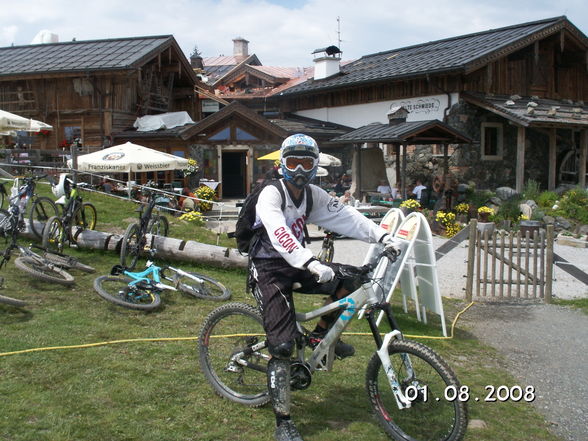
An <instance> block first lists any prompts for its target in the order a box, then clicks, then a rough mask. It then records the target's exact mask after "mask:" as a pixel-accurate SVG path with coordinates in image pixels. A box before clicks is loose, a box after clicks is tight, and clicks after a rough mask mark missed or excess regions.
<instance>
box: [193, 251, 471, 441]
mask: <svg viewBox="0 0 588 441" xmlns="http://www.w3.org/2000/svg"><path fill="white" fill-rule="evenodd" d="M397 255H398V254H397V252H396V251H395V250H393V249H384V251H383V252H382V253H381V254H379V256H376V257H377V259H376V263H375V264H368V265H365V266H363V267H359V268H357V267H351V266H348V265H342V266H341V268H340V269H339V270H338V271H337V272H336V273H337V276H338V277H339V278H341V279H345V278H356V277H359V278H360V280H361V282H362V285H361V287H360V288H359V289H357V290H356V291H354V292H353V293H351V294H349V295H348V296H347V297H344V298H342V299H340V300H338V301H336V302H333V303H331V304H328V305H325V306H323V307H321V308H318V309H316V310H314V311H310V312H307V313H299V312H297V313H296V320H297V326H298V328H299V331H300V335H301V337H300V338H299V339H298V341H297V345H296V348H297V349H296V354H295V356H294V357H293V359H292V363H291V384H290V385H291V388H292V389H299V390H301V389H306V388H308V387H309V386H310V384H311V382H312V374H313V373H314V372H316V371H321V370H324V371H329V370H331V369H332V366H333V361H334V359H335V345H336V343H337V341H338V340H339V337H340V336H341V334H342V332H343V331H344V330H345V328H346V327H347V326H348V325H349V323H350V321H351V319H352V318H353V316H355V314H356V313H357V312H358V311H360V310H361V309H362V307H363V306H366V313H365V317H366V318H367V321H368V323H369V326H370V330H371V332H372V335H373V338H374V343H375V346H376V352H375V353H374V354H373V356H372V357H371V359H370V360H369V362H368V365H367V370H366V389H367V395H368V398H369V403H370V405H371V408H372V411H373V413H374V414H375V416H376V419H377V421H378V422H379V424H380V425H381V426H382V427H383V429H384V431H385V432H386V434H387V435H388V436H389V437H390V438H392V439H395V440H404V441H407V440H423V441H429V440H447V441H448V440H452V441H453V440H460V439H462V438H463V437H464V434H465V431H466V427H467V421H468V417H467V414H468V412H467V407H466V404H465V403H464V402H463V401H460V400H457V399H456V400H448V399H447V398H446V395H445V394H446V391H447V390H448V389H451V390H455V391H459V388H460V383H459V381H458V380H457V378H456V376H455V373H454V372H453V371H452V369H451V368H450V367H449V365H448V364H447V363H446V362H445V361H444V360H443V359H442V358H441V357H440V356H439V355H438V354H437V353H435V352H434V351H433V350H432V349H430V348H429V347H427V346H425V345H423V344H421V343H417V342H414V341H410V340H407V339H405V338H404V336H403V335H402V332H401V331H400V329H399V328H398V324H397V322H396V319H395V317H394V315H393V313H392V308H391V306H390V304H389V303H388V302H386V301H385V299H384V298H383V297H382V295H381V294H378V293H377V291H376V290H374V287H375V286H377V285H378V283H380V281H379V280H377V279H373V278H372V277H373V276H372V275H370V273H371V271H372V270H374V268H376V270H375V271H374V273H373V274H379V273H378V270H377V265H380V264H386V263H387V262H386V260H390V261H392V262H393V261H395V259H396V257H397ZM380 291H381V290H380ZM336 310H339V311H340V312H341V314H340V316H339V318H338V319H337V320H336V322H335V323H334V324H333V326H332V327H331V328H330V330H329V331H328V333H327V334H326V335H325V337H324V338H323V339H322V340H321V342H320V343H319V344H318V345H316V346H315V347H314V349H313V347H312V345H311V342H310V332H309V331H308V330H306V329H305V328H304V327H303V325H302V324H303V323H304V322H307V321H310V320H313V319H318V318H319V317H321V316H322V315H325V314H328V313H330V312H333V311H336ZM377 311H384V313H385V316H386V317H387V321H388V324H389V326H390V328H391V331H390V332H388V333H386V334H385V335H381V334H380V331H379V329H378V326H377V324H376V312H377ZM199 357H200V366H201V368H202V371H203V373H204V375H205V377H206V379H207V380H208V382H209V383H210V384H211V385H212V387H213V389H214V390H215V392H216V393H218V394H219V395H221V396H222V397H225V398H227V399H229V400H232V401H235V402H237V403H241V404H245V405H248V406H251V407H258V406H262V405H264V404H266V403H267V402H269V400H270V398H269V395H268V391H267V378H266V375H267V374H266V371H267V363H268V361H269V359H270V358H271V356H270V354H269V352H268V349H267V343H266V341H265V333H264V330H263V326H262V318H261V314H260V312H259V310H258V308H257V307H254V306H251V305H247V304H244V303H229V304H226V305H223V306H221V307H219V308H216V309H215V310H214V311H212V312H211V313H210V314H209V315H208V317H207V318H206V319H205V321H204V324H203V326H202V329H201V332H200V336H199Z"/></svg>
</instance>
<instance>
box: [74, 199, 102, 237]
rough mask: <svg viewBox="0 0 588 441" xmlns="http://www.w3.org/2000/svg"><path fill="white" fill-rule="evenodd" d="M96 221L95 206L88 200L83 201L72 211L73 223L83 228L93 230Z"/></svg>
mask: <svg viewBox="0 0 588 441" xmlns="http://www.w3.org/2000/svg"><path fill="white" fill-rule="evenodd" d="M97 221H98V212H97V211H96V207H94V205H93V204H91V203H90V202H84V203H82V205H81V206H80V207H78V209H77V210H76V212H75V213H74V222H75V225H76V226H78V227H80V228H82V229H84V230H93V229H95V228H96V222H97Z"/></svg>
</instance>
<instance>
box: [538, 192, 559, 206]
mask: <svg viewBox="0 0 588 441" xmlns="http://www.w3.org/2000/svg"><path fill="white" fill-rule="evenodd" d="M558 198H559V196H558V195H557V193H556V192H555V191H544V192H543V193H541V194H539V196H537V199H535V202H537V205H539V206H540V207H542V208H549V209H551V207H553V205H554V204H555V202H556V201H557V200H558Z"/></svg>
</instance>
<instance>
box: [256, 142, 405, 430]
mask: <svg viewBox="0 0 588 441" xmlns="http://www.w3.org/2000/svg"><path fill="white" fill-rule="evenodd" d="M318 162H319V147H318V145H317V143H316V141H315V140H314V139H313V138H311V137H310V136H307V135H304V134H296V135H292V136H289V137H288V138H286V139H285V140H284V142H283V143H282V147H281V149H280V169H281V174H282V177H283V179H281V180H280V181H278V183H277V184H276V185H267V186H266V187H265V188H264V189H263V190H262V191H261V193H260V194H259V199H258V201H257V205H256V221H255V224H254V229H255V228H259V230H258V232H259V233H258V234H257V238H256V239H255V242H254V243H253V244H252V246H251V248H250V253H249V255H250V257H251V259H250V261H251V263H250V273H249V274H250V276H249V285H250V287H251V288H252V292H253V295H254V297H255V299H256V301H257V303H258V305H259V308H260V311H261V314H262V317H263V326H264V330H265V332H266V334H267V339H268V349H269V352H270V354H271V355H272V358H271V359H270V361H269V363H268V370H267V379H268V380H267V381H268V389H269V395H270V398H271V401H272V406H273V409H274V413H275V415H276V432H275V436H276V439H277V440H278V441H301V440H302V437H301V436H300V433H299V432H298V430H297V429H296V426H295V425H294V423H293V422H292V420H291V418H290V357H291V355H292V354H293V352H294V349H295V346H296V339H297V338H299V337H300V335H299V332H298V331H297V328H296V318H295V309H294V303H293V298H292V286H293V284H294V282H298V283H300V284H301V285H302V287H301V288H300V289H298V290H297V291H299V292H305V293H319V294H327V295H329V297H328V298H327V303H330V302H332V301H336V300H337V299H339V298H342V297H344V296H345V295H346V294H348V293H350V292H352V291H354V290H355V289H356V288H357V287H356V286H350V284H351V285H353V282H348V281H346V282H339V281H338V280H334V276H335V273H334V271H333V268H332V267H335V266H336V264H322V263H320V262H319V261H318V260H317V259H316V258H315V257H314V256H313V254H312V252H311V251H310V250H309V249H307V248H305V247H304V245H303V244H304V225H305V223H306V221H307V220H308V221H309V222H312V223H314V224H316V225H319V226H321V227H323V228H325V229H326V230H330V231H335V232H337V233H340V234H343V235H345V236H347V237H352V238H356V239H360V240H364V241H366V242H383V243H385V244H387V245H391V244H393V242H394V241H393V239H392V237H391V236H389V235H388V234H387V232H386V230H384V229H382V228H380V227H379V226H377V225H376V224H375V223H374V222H372V221H371V220H369V219H367V218H366V217H364V216H363V215H361V214H360V213H359V212H358V211H357V210H355V209H354V208H352V207H349V206H345V205H343V204H341V203H340V202H339V200H338V199H337V198H334V197H332V196H330V195H329V194H327V192H325V191H324V190H323V189H321V188H320V187H318V186H316V185H312V184H310V181H311V180H312V179H313V178H314V176H315V175H316V172H317V167H318ZM277 186H281V188H282V191H280V190H279V189H278V187H277ZM307 187H309V188H310V196H311V197H312V208H311V209H310V211H309V213H308V219H307V218H306V204H307V203H309V204H310V200H307V190H306V188H307ZM310 196H309V197H308V199H310ZM282 197H284V198H285V200H284V201H282ZM338 315H339V314H338V313H335V314H331V315H328V316H323V317H321V320H320V321H319V322H318V324H317V326H316V328H315V330H314V331H313V332H312V334H311V337H310V342H309V343H310V344H311V345H316V344H318V343H319V342H320V341H321V338H322V337H323V336H324V335H325V334H326V332H327V330H328V328H329V325H330V324H332V323H333V322H334V321H335V320H336V319H337V318H338ZM354 352H355V349H354V348H353V346H351V345H349V344H346V343H343V342H342V341H339V342H337V345H336V348H335V354H336V355H337V356H338V357H340V358H343V357H348V356H351V355H353V354H354Z"/></svg>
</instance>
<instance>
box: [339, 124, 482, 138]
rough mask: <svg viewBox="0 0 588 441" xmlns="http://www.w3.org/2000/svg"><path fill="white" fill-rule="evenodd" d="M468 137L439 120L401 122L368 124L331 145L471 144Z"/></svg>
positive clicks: (342, 136)
mask: <svg viewBox="0 0 588 441" xmlns="http://www.w3.org/2000/svg"><path fill="white" fill-rule="evenodd" d="M471 142H472V140H471V138H469V137H468V136H466V135H464V134H463V133H461V132H459V131H458V130H456V129H454V128H453V127H451V126H449V125H447V124H445V123H444V122H442V121H439V120H436V119H435V120H427V121H412V122H406V121H405V122H400V123H397V124H392V125H390V124H377V123H376V124H368V125H367V126H363V127H360V128H358V129H356V130H353V131H352V132H349V133H346V134H345V135H341V136H338V137H336V138H333V139H331V140H330V141H329V143H339V144H361V143H383V144H443V143H451V144H469V143H471Z"/></svg>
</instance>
